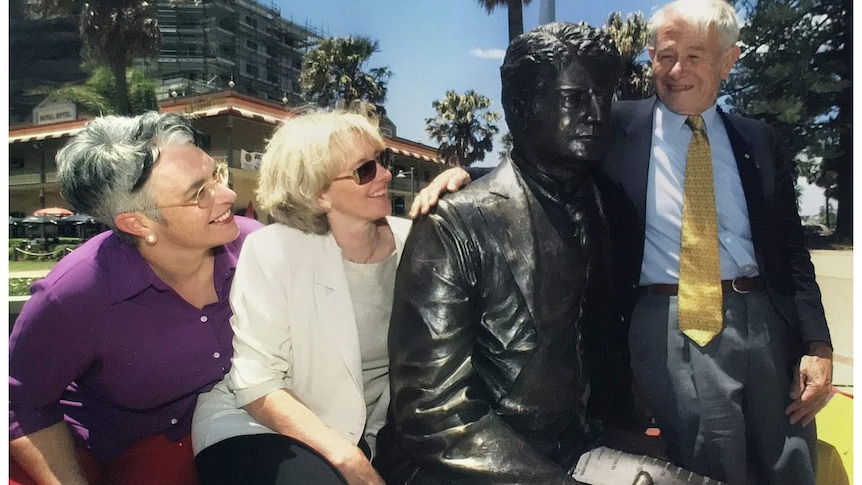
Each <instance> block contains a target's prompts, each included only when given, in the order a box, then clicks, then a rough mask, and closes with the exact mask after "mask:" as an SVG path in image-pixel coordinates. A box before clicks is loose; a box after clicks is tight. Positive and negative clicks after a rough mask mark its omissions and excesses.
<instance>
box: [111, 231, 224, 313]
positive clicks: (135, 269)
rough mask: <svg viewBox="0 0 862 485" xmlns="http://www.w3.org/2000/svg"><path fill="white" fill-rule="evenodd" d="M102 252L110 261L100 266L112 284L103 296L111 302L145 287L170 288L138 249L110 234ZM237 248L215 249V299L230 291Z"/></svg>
mask: <svg viewBox="0 0 862 485" xmlns="http://www.w3.org/2000/svg"><path fill="white" fill-rule="evenodd" d="M104 249H105V253H104V254H105V255H106V256H107V257H108V258H109V259H110V262H109V263H108V264H106V265H104V267H105V268H107V271H108V272H109V273H112V274H110V275H109V279H108V281H111V282H112V284H115V285H116V286H115V287H114V291H112V292H111V295H106V298H108V299H109V301H110V302H111V303H119V302H122V301H125V300H128V299H129V298H132V297H134V296H136V295H138V294H139V293H141V292H142V291H144V290H146V289H147V288H150V287H152V288H153V289H155V290H157V291H162V292H163V291H169V290H170V289H171V288H170V286H168V284H167V283H165V282H164V281H162V280H161V278H159V277H158V276H157V275H156V273H155V272H154V271H153V270H152V268H150V266H149V265H148V264H147V262H146V261H145V260H144V258H143V257H142V256H141V253H140V252H138V250H137V249H136V248H135V247H133V246H131V245H129V244H126V243H124V242H122V241H120V240H119V238H117V237H116V236H115V235H113V234H112V235H111V236H110V237H109V238H108V239H107V240H106V241H105V248H104ZM237 249H238V248H234V247H233V246H232V245H230V246H220V247H217V248H215V249H214V250H213V251H214V254H215V262H214V266H213V282H214V284H215V290H216V294H217V295H218V298H219V301H223V300H225V299H226V298H227V297H228V295H229V293H230V282H231V280H232V278H233V274H234V271H235V270H236V263H237V259H238V257H239V254H238V250H237Z"/></svg>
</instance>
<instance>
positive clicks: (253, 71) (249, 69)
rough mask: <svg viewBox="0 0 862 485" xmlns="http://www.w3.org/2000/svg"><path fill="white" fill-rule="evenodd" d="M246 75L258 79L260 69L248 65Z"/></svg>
mask: <svg viewBox="0 0 862 485" xmlns="http://www.w3.org/2000/svg"><path fill="white" fill-rule="evenodd" d="M245 73H246V74H248V75H249V76H254V77H257V73H258V69H257V66H255V65H254V64H246V65H245Z"/></svg>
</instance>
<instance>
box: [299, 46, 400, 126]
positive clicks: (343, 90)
mask: <svg viewBox="0 0 862 485" xmlns="http://www.w3.org/2000/svg"><path fill="white" fill-rule="evenodd" d="M379 51H380V46H379V43H378V42H377V41H372V40H371V39H368V38H366V37H329V38H326V39H323V40H322V41H320V43H319V44H317V46H316V47H315V48H314V49H313V50H312V51H310V52H309V53H308V54H306V55H305V58H304V59H303V60H302V72H301V74H300V76H299V83H300V86H301V87H302V92H303V96H304V97H305V99H306V100H308V101H313V102H315V103H317V104H318V105H319V106H323V107H329V106H336V105H337V104H338V103H344V104H345V105H348V106H349V105H351V104H352V103H353V102H354V101H356V100H359V101H364V102H367V103H371V104H374V105H375V106H377V110H378V112H380V113H381V114H385V113H386V110H385V109H384V107H383V104H384V103H385V102H386V91H387V87H386V84H387V82H388V81H389V79H390V78H391V77H392V75H393V74H392V72H391V71H390V70H389V68H388V67H375V68H371V69H366V67H365V66H366V64H367V62H368V60H369V59H370V58H371V56H372V55H373V54H375V53H377V52H379Z"/></svg>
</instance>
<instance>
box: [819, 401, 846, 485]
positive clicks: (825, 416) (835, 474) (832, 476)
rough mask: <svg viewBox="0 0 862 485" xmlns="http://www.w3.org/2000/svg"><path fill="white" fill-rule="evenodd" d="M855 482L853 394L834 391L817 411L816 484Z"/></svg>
mask: <svg viewBox="0 0 862 485" xmlns="http://www.w3.org/2000/svg"><path fill="white" fill-rule="evenodd" d="M851 483H853V398H852V397H848V396H846V395H844V394H841V393H840V392H837V391H833V395H832V398H831V399H830V400H829V403H828V404H826V407H825V408H823V410H821V411H820V412H819V413H818V414H817V485H848V484H851Z"/></svg>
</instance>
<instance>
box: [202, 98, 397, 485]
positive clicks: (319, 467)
mask: <svg viewBox="0 0 862 485" xmlns="http://www.w3.org/2000/svg"><path fill="white" fill-rule="evenodd" d="M383 157H385V144H384V141H383V138H382V137H381V136H380V133H379V132H378V129H377V126H376V123H375V122H374V121H373V120H372V119H369V118H368V117H367V116H365V115H362V114H357V113H348V112H311V113H307V114H305V115H301V116H298V117H296V118H292V119H288V120H286V121H285V122H284V125H283V126H282V127H280V128H279V129H278V130H277V131H276V132H275V134H274V135H273V137H272V140H270V142H269V144H268V146H267V148H266V151H265V153H264V156H263V160H262V163H261V168H260V185H259V190H258V206H259V207H261V208H263V209H264V210H266V211H268V212H269V214H270V215H271V216H272V217H273V218H274V219H275V220H276V221H278V223H276V224H272V225H270V226H268V227H267V228H265V229H263V230H261V231H258V232H257V233H255V234H253V235H252V236H250V237H249V239H248V241H247V242H246V244H245V247H244V249H243V253H242V256H241V257H240V263H239V266H238V267H237V272H236V278H235V280H234V287H233V289H232V290H231V305H232V306H233V309H234V317H233V319H231V325H232V327H233V329H234V333H235V335H236V337H235V338H234V358H233V367H232V368H231V371H230V372H229V373H228V375H227V376H226V377H225V379H224V380H223V381H222V382H221V383H219V384H218V385H217V386H216V387H215V388H214V389H213V390H212V391H211V392H209V393H207V394H203V395H201V398H200V399H199V400H198V407H197V410H196V411H195V418H194V424H193V431H192V435H193V444H194V447H195V452H196V453H197V458H196V461H197V465H198V471H199V474H200V478H201V483H203V484H216V483H218V484H221V485H225V484H282V483H341V482H342V481H346V482H347V483H350V484H367V483H371V484H382V483H383V482H382V480H381V478H380V476H379V475H378V474H377V472H376V471H375V470H374V468H373V467H372V466H371V464H370V462H369V459H370V458H371V457H372V456H373V453H374V450H375V439H376V435H377V431H378V430H379V429H380V427H381V426H382V425H383V422H384V420H385V417H386V410H387V407H388V404H389V379H388V372H389V370H388V364H389V358H388V352H387V345H386V344H387V334H388V327H389V314H390V312H391V307H392V292H393V289H394V286H395V270H396V268H397V265H398V261H399V258H400V256H401V250H402V247H403V242H404V240H405V239H406V236H407V232H408V231H409V227H410V222H409V221H408V220H406V219H397V218H392V217H389V214H390V212H391V203H390V201H389V198H388V197H387V190H388V189H387V187H388V185H389V182H390V180H391V179H392V175H391V174H390V173H389V171H388V170H387V169H386V168H385V167H384V166H383V165H382V163H381V159H382V158H383ZM329 467H333V468H334V470H336V471H337V472H338V473H337V475H338V476H332V475H330V480H331V481H329V482H327V481H325V480H326V479H325V478H323V475H326V471H327V470H329ZM310 477H314V478H313V479H312V478H310Z"/></svg>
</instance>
